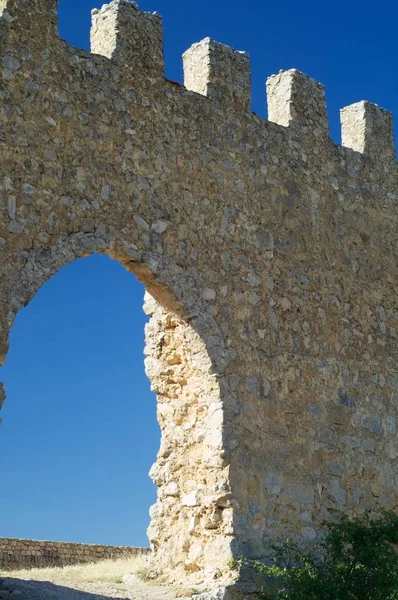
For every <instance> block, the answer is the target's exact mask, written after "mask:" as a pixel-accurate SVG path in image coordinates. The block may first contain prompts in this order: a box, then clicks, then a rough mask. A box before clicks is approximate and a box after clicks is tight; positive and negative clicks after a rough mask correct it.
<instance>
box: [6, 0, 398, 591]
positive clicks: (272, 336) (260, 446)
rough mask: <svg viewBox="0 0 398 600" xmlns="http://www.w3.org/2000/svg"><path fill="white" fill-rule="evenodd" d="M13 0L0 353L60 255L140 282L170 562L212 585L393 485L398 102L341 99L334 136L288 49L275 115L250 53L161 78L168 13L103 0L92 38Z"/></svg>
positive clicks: (165, 566)
mask: <svg viewBox="0 0 398 600" xmlns="http://www.w3.org/2000/svg"><path fill="white" fill-rule="evenodd" d="M0 14H2V16H1V21H0V28H1V32H0V33H1V35H0V54H1V65H2V71H1V78H2V79H1V84H0V99H1V101H0V125H1V136H0V153H1V167H0V171H1V178H0V215H1V218H0V251H1V255H0V279H1V285H0V358H1V360H4V359H5V357H6V354H7V350H8V338H9V331H10V328H11V327H12V324H13V322H14V319H15V316H16V314H17V312H18V311H19V310H20V309H21V308H23V307H24V306H26V305H27V304H28V302H29V301H30V300H31V299H32V298H33V296H34V294H35V293H36V292H37V290H38V289H39V288H40V286H41V285H43V284H44V283H45V282H46V281H47V280H48V279H49V278H50V277H52V276H53V275H54V274H55V273H56V272H57V271H58V270H59V269H60V268H62V267H63V266H64V265H66V264H68V263H70V262H71V261H73V260H75V259H77V258H79V257H83V256H87V255H89V254H91V253H94V252H100V253H106V254H108V255H109V256H111V257H112V258H114V259H115V260H118V261H120V262H121V264H123V265H124V266H125V267H126V269H128V270H129V271H131V272H132V273H135V274H136V276H137V277H138V278H139V279H140V280H141V281H143V282H144V284H145V286H146V288H147V290H148V296H147V299H146V304H145V310H146V311H147V313H148V314H149V316H150V317H151V320H150V323H149V325H148V327H147V332H146V335H147V348H146V355H147V357H146V369H147V373H148V376H149V378H150V380H151V382H152V387H153V389H154V390H155V391H156V393H157V396H158V418H159V422H160V425H161V429H162V441H161V446H160V450H159V454H158V460H157V464H156V465H155V466H154V467H153V469H152V470H151V476H152V477H153V479H154V481H155V483H156V485H157V486H158V490H159V491H158V501H157V503H156V505H155V507H153V508H152V510H151V516H152V524H151V526H150V529H149V537H150V540H151V544H152V548H153V550H154V551H155V552H156V557H157V558H156V560H157V565H158V567H159V569H161V570H163V571H164V572H165V573H166V575H167V576H168V577H169V579H170V580H174V581H178V582H179V583H183V584H184V585H190V584H194V585H202V586H205V587H206V586H207V588H209V589H222V590H223V589H224V587H225V586H226V585H228V584H229V583H231V580H232V579H234V578H235V577H236V573H235V572H234V571H230V570H229V567H228V559H229V558H232V557H239V556H241V555H242V554H243V555H247V556H251V557H263V556H264V555H265V554H266V553H267V544H268V543H269V541H270V540H273V539H275V538H277V537H279V536H285V535H286V534H289V535H294V536H296V537H297V538H300V539H303V540H304V541H306V540H307V541H308V540H312V539H313V538H314V537H315V536H318V535H319V533H320V530H321V524H322V522H323V521H324V520H325V519H328V518H335V515H336V513H337V512H338V511H344V512H345V513H347V514H348V515H349V516H354V515H361V514H362V513H363V512H364V510H366V509H368V508H373V507H375V506H378V505H382V506H383V507H394V506H396V505H397V492H396V490H397V476H396V473H395V472H396V467H395V465H396V460H397V453H398V450H397V448H396V440H395V437H396V415H397V400H398V373H397V366H396V365H397V345H396V341H397V336H398V333H397V332H398V323H397V316H398V312H397V304H396V280H397V275H398V272H397V271H398V267H397V264H398V260H397V259H398V250H397V248H398V244H397V230H398V227H397V216H398V212H397V199H398V177H397V166H396V162H395V150H394V145H393V134H392V125H391V116H390V115H389V114H388V113H386V111H383V110H381V109H379V108H378V107H376V106H374V105H370V104H368V103H360V104H359V105H354V106H352V107H348V108H346V109H344V111H343V112H342V124H343V144H344V145H343V146H338V145H335V144H333V143H332V142H331V140H330V139H329V136H328V122H327V113H326V108H325V96H324V90H323V88H322V86H320V85H319V84H318V83H317V82H314V81H313V80H312V79H310V78H309V77H307V76H306V75H304V74H302V73H299V72H298V71H295V70H292V71H287V72H282V73H280V74H279V75H277V76H274V77H272V78H271V80H270V81H269V84H268V100H269V118H270V120H269V121H265V120H263V119H261V118H259V117H258V116H256V115H254V114H253V113H251V111H250V71H249V61H248V57H247V56H246V55H245V54H241V53H237V52H235V51H232V50H231V49H229V48H226V47H225V46H223V45H222V44H218V43H216V42H213V41H211V40H209V39H207V40H205V41H204V42H202V43H200V44H198V45H195V46H194V47H193V48H192V49H191V50H189V51H188V52H187V53H186V55H185V58H184V63H185V77H186V82H185V83H186V87H185V88H184V87H183V86H180V85H178V84H175V83H172V82H170V81H167V80H166V79H165V78H164V75H163V68H164V65H163V48H162V28H161V20H160V18H159V16H158V15H149V14H146V13H142V12H140V11H139V9H138V7H137V6H136V5H135V4H134V3H129V2H127V0H113V2H111V3H110V4H109V5H105V6H103V7H102V9H101V10H100V11H94V14H93V31H92V49H93V52H95V54H90V53H88V52H83V51H78V50H76V49H74V48H71V47H69V46H68V45H67V44H66V43H65V42H63V41H62V40H60V39H59V38H58V37H57V22H56V2H55V0H0ZM2 400H3V392H2V388H1V389H0V404H1V403H2ZM314 532H315V534H314ZM217 593H218V592H217ZM220 593H221V592H220ZM222 593H224V592H222Z"/></svg>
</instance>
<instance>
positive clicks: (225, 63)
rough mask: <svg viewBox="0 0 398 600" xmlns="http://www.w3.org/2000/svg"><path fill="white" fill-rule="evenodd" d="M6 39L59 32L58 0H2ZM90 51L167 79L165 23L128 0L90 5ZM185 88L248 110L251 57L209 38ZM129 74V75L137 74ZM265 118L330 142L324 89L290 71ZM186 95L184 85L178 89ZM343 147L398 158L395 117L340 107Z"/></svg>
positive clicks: (189, 54) (199, 47)
mask: <svg viewBox="0 0 398 600" xmlns="http://www.w3.org/2000/svg"><path fill="white" fill-rule="evenodd" d="M0 14H1V15H2V16H1V23H2V24H1V28H2V29H3V32H4V34H3V37H4V35H5V37H7V36H8V35H10V36H11V38H10V39H12V36H13V35H14V36H15V35H16V36H18V37H19V38H20V43H22V44H23V43H24V40H26V41H27V42H28V41H29V39H30V38H31V36H32V35H34V36H36V35H39V41H40V43H39V48H40V47H44V46H47V47H49V48H50V50H51V46H52V45H53V43H54V42H55V41H56V39H57V38H58V33H57V28H58V18H57V0H0ZM91 52H92V53H93V54H97V55H100V56H104V57H106V58H108V59H110V60H111V61H112V62H113V63H114V64H115V66H117V68H119V69H120V70H121V72H122V73H124V74H125V75H126V76H128V74H129V73H131V74H132V75H133V74H134V75H136V76H138V75H139V76H140V77H141V78H144V79H145V78H147V77H148V78H155V79H159V78H162V77H164V54H163V28H162V19H161V17H160V15H159V14H157V13H148V12H142V11H140V10H139V7H138V4H137V3H136V2H134V1H131V0H112V1H111V2H110V3H109V4H104V5H103V6H102V8H100V9H94V10H93V11H92V28H91ZM183 65H184V86H185V88H186V89H187V90H188V91H193V92H196V93H198V94H201V95H202V96H205V97H207V98H208V99H209V100H210V101H211V102H214V103H215V104H216V105H217V106H218V107H222V106H224V107H225V108H229V109H232V108H233V107H236V110H245V111H247V112H250V110H251V102H252V85H251V68H250V57H249V55H248V54H247V53H246V52H241V51H236V50H234V49H232V48H230V47H229V46H226V45H225V44H221V43H219V42H216V41H214V40H212V39H210V38H205V39H204V40H202V41H200V42H198V43H195V44H193V45H192V46H191V48H189V49H188V50H187V51H186V52H185V53H184V55H183ZM132 75H131V76H132ZM266 89H267V103H268V119H269V121H270V122H271V123H274V124H277V125H281V126H282V127H288V128H292V129H293V130H295V131H296V130H298V131H301V134H302V135H306V136H310V137H311V138H313V139H314V140H318V141H319V142H321V141H327V140H328V138H329V123H328V116H327V110H326V95H325V89H324V87H323V86H322V85H321V84H320V83H318V82H317V81H315V80H314V79H311V78H310V77H308V76H307V75H305V74H304V73H301V72H299V71H297V70H296V69H291V70H288V71H281V72H280V73H279V74H277V75H272V76H270V77H269V78H268V80H267V85H266ZM181 93H183V90H181ZM341 124H342V146H344V147H347V148H350V149H352V150H355V151H356V152H359V153H361V154H366V155H368V156H371V157H372V158H373V159H374V160H376V161H379V162H380V161H381V160H383V161H384V160H385V161H388V162H391V160H393V159H394V158H395V143H394V135H393V126H392V115H391V114H390V113H389V112H388V111H386V110H384V109H381V108H379V107H378V106H376V105H374V104H371V103H369V102H359V103H357V104H353V105H352V106H349V107H345V108H343V109H342V110H341Z"/></svg>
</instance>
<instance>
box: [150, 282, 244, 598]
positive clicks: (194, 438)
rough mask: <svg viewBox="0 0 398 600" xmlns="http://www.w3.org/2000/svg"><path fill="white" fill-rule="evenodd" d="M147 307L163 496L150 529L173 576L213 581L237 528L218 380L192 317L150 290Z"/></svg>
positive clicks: (222, 574)
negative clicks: (156, 297)
mask: <svg viewBox="0 0 398 600" xmlns="http://www.w3.org/2000/svg"><path fill="white" fill-rule="evenodd" d="M144 310H145V312H146V314H148V315H149V316H150V322H149V324H148V325H147V327H146V349H145V353H146V360H145V366H146V372H147V375H148V377H149V379H150V381H151V385H152V390H153V391H155V392H156V394H157V400H158V408H157V413H158V420H159V423H160V427H161V432H162V438H161V445H160V450H159V453H158V456H157V461H156V463H155V464H154V465H153V467H152V469H151V471H150V476H151V478H152V479H153V481H154V482H155V484H156V485H157V486H158V499H157V503H156V504H155V505H154V506H152V508H151V510H150V514H151V518H152V522H151V524H150V527H149V530H148V536H149V539H150V542H151V546H152V549H153V550H154V552H155V554H156V559H155V564H156V565H157V566H158V567H159V570H160V571H161V572H163V573H164V574H165V575H166V576H167V577H168V579H169V580H172V581H175V582H177V583H184V585H185V586H186V585H187V583H191V584H192V585H194V584H201V583H203V581H206V582H207V585H209V582H211V581H213V580H215V579H217V581H224V580H225V579H226V578H228V577H229V576H230V573H229V569H228V559H229V558H230V557H231V549H230V546H231V540H232V533H233V530H232V505H231V502H230V493H229V482H228V478H229V470H228V467H227V466H226V464H225V462H224V458H223V448H222V443H223V441H222V431H223V419H224V411H223V407H222V404H221V402H220V390H219V384H218V381H217V379H216V377H215V376H214V374H213V370H212V364H211V361H210V358H209V356H208V353H207V350H206V346H205V344H204V342H203V340H202V339H201V338H200V337H199V335H198V334H197V333H196V332H195V331H194V330H193V328H192V327H191V326H190V325H189V324H187V323H185V322H184V321H182V320H181V319H180V318H178V317H177V316H175V315H174V314H172V313H168V312H166V311H165V310H163V309H162V308H161V307H160V305H159V304H157V302H156V301H155V300H154V299H153V298H151V297H150V296H149V295H148V294H147V295H146V300H145V306H144ZM215 587H216V586H215Z"/></svg>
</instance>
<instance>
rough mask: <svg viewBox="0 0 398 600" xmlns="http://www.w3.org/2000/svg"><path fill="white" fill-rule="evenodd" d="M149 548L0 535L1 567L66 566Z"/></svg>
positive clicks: (124, 556) (118, 556)
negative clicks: (49, 540) (4, 536)
mask: <svg viewBox="0 0 398 600" xmlns="http://www.w3.org/2000/svg"><path fill="white" fill-rule="evenodd" d="M148 551H149V550H148V549H146V548H129V547H127V546H102V545H100V544H73V543H69V542H46V541H38V540H21V539H14V538H0V570H16V569H29V568H32V567H64V566H66V565H76V564H82V563H94V562H99V561H101V560H106V559H117V558H130V557H133V556H137V555H140V554H145V553H147V552H148Z"/></svg>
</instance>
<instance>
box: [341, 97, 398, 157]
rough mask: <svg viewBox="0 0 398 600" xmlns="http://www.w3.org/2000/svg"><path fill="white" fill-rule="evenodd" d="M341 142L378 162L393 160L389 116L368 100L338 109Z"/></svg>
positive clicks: (393, 146)
mask: <svg viewBox="0 0 398 600" xmlns="http://www.w3.org/2000/svg"><path fill="white" fill-rule="evenodd" d="M340 120H341V137H342V144H343V146H345V147H346V148H351V149H352V150H355V151H356V152H361V153H363V154H368V155H371V156H372V157H373V158H375V159H377V160H378V161H386V160H388V161H392V160H395V143H394V131H393V116H392V114H391V113H390V112H388V111H387V110H385V109H384V108H380V106H377V104H372V103H371V102H366V101H362V102H357V103H356V104H351V105H350V106H346V107H345V108H343V109H342V110H341V111H340Z"/></svg>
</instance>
